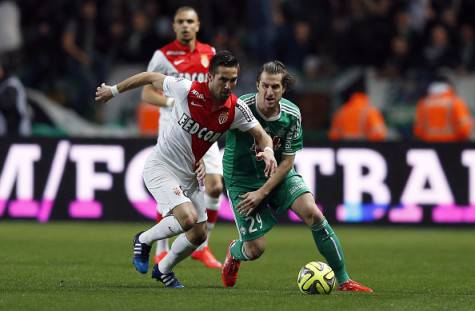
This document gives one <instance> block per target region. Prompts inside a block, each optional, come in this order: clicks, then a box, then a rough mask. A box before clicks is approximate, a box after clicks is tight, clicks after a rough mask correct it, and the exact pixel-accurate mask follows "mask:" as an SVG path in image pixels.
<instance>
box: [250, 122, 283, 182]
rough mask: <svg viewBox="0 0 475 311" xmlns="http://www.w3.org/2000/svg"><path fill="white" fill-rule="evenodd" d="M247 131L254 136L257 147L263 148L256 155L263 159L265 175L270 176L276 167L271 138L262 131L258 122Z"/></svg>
mask: <svg viewBox="0 0 475 311" xmlns="http://www.w3.org/2000/svg"><path fill="white" fill-rule="evenodd" d="M249 133H250V134H251V135H252V136H253V137H254V140H255V141H256V143H257V145H258V146H259V149H261V150H264V151H263V152H259V153H258V154H257V157H258V158H261V159H262V160H264V163H265V164H266V167H265V169H264V174H265V176H266V177H269V176H272V175H273V174H274V172H275V168H276V167H277V161H276V160H275V157H274V149H273V145H272V138H271V137H270V136H269V135H268V134H267V133H266V131H264V129H263V128H262V126H261V125H260V124H258V125H257V126H255V127H253V128H251V129H250V130H249Z"/></svg>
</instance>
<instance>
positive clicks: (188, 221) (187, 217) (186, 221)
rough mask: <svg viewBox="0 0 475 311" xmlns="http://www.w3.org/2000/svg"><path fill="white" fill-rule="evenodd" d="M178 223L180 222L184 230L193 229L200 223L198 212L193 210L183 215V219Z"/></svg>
mask: <svg viewBox="0 0 475 311" xmlns="http://www.w3.org/2000/svg"><path fill="white" fill-rule="evenodd" d="M178 221H179V222H180V225H181V227H182V228H183V230H185V231H188V230H190V229H191V228H193V226H194V225H195V224H196V222H197V221H198V215H197V213H196V211H194V210H191V211H188V212H187V213H184V214H183V215H181V219H179V220H178Z"/></svg>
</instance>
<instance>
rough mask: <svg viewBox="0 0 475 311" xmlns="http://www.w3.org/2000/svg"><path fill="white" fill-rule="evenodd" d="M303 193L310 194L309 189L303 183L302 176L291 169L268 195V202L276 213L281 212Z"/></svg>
mask: <svg viewBox="0 0 475 311" xmlns="http://www.w3.org/2000/svg"><path fill="white" fill-rule="evenodd" d="M305 193H309V194H310V189H309V188H308V187H307V185H306V184H305V181H304V180H303V178H302V176H300V175H298V174H297V173H296V172H295V171H293V170H292V171H291V172H289V174H287V176H286V177H285V179H284V180H283V181H282V182H281V183H280V184H279V186H277V187H276V188H275V189H274V190H273V191H272V192H271V194H270V195H269V197H270V204H271V205H272V207H273V208H274V209H275V210H276V213H277V214H283V213H286V212H287V211H288V210H289V208H291V206H292V205H293V203H294V202H295V201H296V200H297V199H298V198H299V197H300V196H302V195H303V194H305Z"/></svg>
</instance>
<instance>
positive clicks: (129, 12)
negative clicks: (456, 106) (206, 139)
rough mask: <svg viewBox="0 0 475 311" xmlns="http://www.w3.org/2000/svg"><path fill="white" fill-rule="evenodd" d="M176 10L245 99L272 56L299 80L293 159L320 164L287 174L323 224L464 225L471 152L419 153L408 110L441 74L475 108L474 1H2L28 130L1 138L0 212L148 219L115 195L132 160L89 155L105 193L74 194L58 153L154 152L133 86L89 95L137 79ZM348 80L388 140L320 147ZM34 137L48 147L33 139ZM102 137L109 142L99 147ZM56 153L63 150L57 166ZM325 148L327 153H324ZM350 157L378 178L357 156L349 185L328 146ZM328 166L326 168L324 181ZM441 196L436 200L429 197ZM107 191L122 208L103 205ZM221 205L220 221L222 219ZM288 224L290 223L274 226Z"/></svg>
mask: <svg viewBox="0 0 475 311" xmlns="http://www.w3.org/2000/svg"><path fill="white" fill-rule="evenodd" d="M181 5H192V6H194V7H195V8H197V10H198V11H199V14H200V17H201V30H200V32H199V39H200V40H201V41H204V42H209V43H211V44H212V45H214V46H215V47H216V48H217V49H218V50H220V49H230V50H232V51H233V52H234V53H235V54H236V55H238V57H239V59H240V61H241V64H242V65H241V68H242V70H241V74H240V79H239V83H238V87H237V89H236V93H237V94H243V93H247V92H251V91H254V89H255V86H254V85H255V84H254V83H255V72H256V70H257V68H258V66H259V65H260V64H261V63H262V62H264V61H266V60H270V59H280V60H282V61H284V62H285V63H286V64H287V65H288V66H289V68H290V70H291V71H292V72H293V73H294V74H295V75H296V76H297V78H298V83H297V85H296V87H295V88H294V89H293V90H292V91H291V92H290V93H289V94H287V97H288V98H290V99H292V100H294V101H295V102H296V103H297V104H298V105H299V108H300V109H301V112H302V116H303V118H302V124H303V128H304V135H305V136H304V144H305V147H306V148H308V150H310V148H312V147H316V148H317V149H315V150H317V152H316V153H315V154H312V155H307V156H299V157H307V158H305V160H301V163H310V162H312V161H313V160H312V159H314V158H315V157H316V158H317V159H321V158H322V157H323V158H325V157H330V160H328V161H330V162H328V163H323V162H322V161H320V162H319V161H313V162H312V163H313V166H306V167H305V169H300V170H299V168H300V167H302V165H299V163H297V169H298V170H299V171H300V172H301V173H302V174H303V175H304V177H305V179H306V181H307V183H308V184H309V185H310V186H311V188H312V189H313V190H314V192H315V193H316V195H317V202H318V203H319V204H320V206H321V208H323V209H324V210H325V213H326V214H327V216H328V217H329V218H330V219H332V220H333V221H335V222H342V223H347V222H349V223H354V222H356V223H358V222H364V223H378V224H379V223H391V222H393V223H407V224H421V223H437V224H465V225H466V224H470V223H475V220H474V219H475V214H474V208H473V207H472V206H473V205H472V204H475V194H472V193H475V183H474V182H472V178H473V177H472V175H473V174H472V170H471V166H470V163H471V160H470V154H471V153H470V150H471V149H472V147H473V146H472V144H471V143H470V142H468V143H464V144H463V145H461V144H458V145H457V146H453V145H452V144H442V145H424V144H420V143H417V142H415V141H414V139H413V138H412V130H411V129H412V121H413V117H414V111H415V104H416V101H417V100H418V99H419V98H420V97H421V96H423V95H424V94H425V90H426V88H427V85H428V84H429V83H430V82H431V79H433V78H434V77H435V76H437V75H441V74H443V75H445V76H447V77H449V78H450V79H451V81H452V82H453V83H454V85H455V87H456V89H457V92H458V94H459V95H460V96H461V97H462V98H464V99H465V101H466V102H467V104H468V105H469V107H470V108H471V110H472V111H473V109H475V107H474V105H475V88H474V87H473V84H474V83H475V74H474V70H475V48H474V46H475V45H474V43H475V35H474V21H473V19H472V18H471V14H472V13H473V12H475V11H474V9H475V5H474V3H473V1H466V0H465V1H464V0H461V1H423V0H421V1H402V0H401V1H388V0H365V1H343V0H341V1H336V0H335V1H304V0H301V1H271V0H262V1H224V0H222V1H125V0H123V1H121V0H109V1H98V2H96V1H76V2H72V1H45V2H42V3H37V2H36V1H18V2H13V1H2V6H0V8H1V10H2V12H3V16H8V18H4V19H2V22H1V23H2V25H3V27H2V28H3V29H4V30H8V31H3V32H0V34H1V35H2V36H3V38H4V40H2V39H1V38H0V42H3V43H0V51H1V55H2V58H1V60H2V64H3V65H2V66H3V67H4V68H6V69H7V71H8V72H9V73H11V74H16V75H17V76H18V77H19V78H20V79H21V81H22V82H23V83H24V85H25V86H26V87H27V96H28V103H29V117H30V118H31V122H32V131H31V138H29V139H28V140H27V141H23V140H22V139H20V138H18V139H16V138H14V135H12V134H10V135H9V138H8V139H6V138H2V139H1V144H2V148H1V152H0V159H1V163H3V165H2V171H1V175H0V177H1V182H0V202H1V204H0V217H2V218H27V219H29V218H33V219H38V220H39V219H40V218H41V217H39V215H40V214H41V211H42V210H43V211H46V210H47V209H46V210H45V209H44V208H43V209H42V208H41V206H42V205H41V204H42V203H41V202H45V200H46V201H48V202H50V203H51V204H52V206H51V207H49V209H51V211H54V212H52V214H51V215H53V216H54V215H56V216H54V217H53V218H52V219H55V218H58V219H68V218H79V219H81V218H84V219H91V218H92V219H102V220H140V219H146V218H148V217H150V215H151V213H144V212H139V213H135V214H134V211H137V208H135V209H134V206H136V205H135V204H134V203H133V202H134V199H131V198H130V196H128V194H127V191H128V190H127V189H126V188H127V187H126V186H125V185H126V182H125V181H126V178H124V176H125V175H126V171H125V169H126V168H127V167H129V164H130V162H129V161H131V160H133V155H130V154H127V155H126V156H125V157H123V159H122V161H123V163H122V168H123V169H124V170H122V168H121V169H120V170H119V171H120V172H119V171H117V170H116V171H113V169H114V168H113V166H111V164H110V162H107V161H108V160H107V159H104V158H101V157H100V156H99V157H98V158H96V159H92V160H91V161H92V162H91V163H92V164H91V165H93V168H94V171H95V172H96V173H97V174H98V175H101V174H102V175H104V174H106V175H107V176H108V178H110V181H109V184H108V185H107V186H106V185H99V186H97V187H95V188H94V187H90V189H81V187H85V186H84V185H87V183H82V182H81V181H80V179H81V177H80V175H81V174H80V172H78V170H77V169H76V167H79V166H75V165H79V164H78V163H79V162H77V161H76V160H75V158H74V156H73V154H72V153H71V152H73V149H75V148H76V147H80V146H81V145H84V144H85V145H87V146H92V148H94V147H93V146H98V148H101V146H102V145H103V144H104V139H105V140H106V141H107V144H115V146H116V147H117V148H121V149H123V150H125V151H130V150H137V152H138V151H139V149H133V148H138V147H137V146H140V148H141V149H145V148H147V147H148V146H149V145H153V140H154V138H153V137H154V136H155V133H154V132H152V133H148V134H149V135H148V136H144V133H143V131H142V132H141V131H140V128H139V126H138V123H139V122H140V121H139V120H140V119H139V117H138V111H137V107H138V106H139V105H138V104H139V102H140V90H137V91H135V92H130V93H128V94H124V95H123V96H121V97H118V98H116V99H114V101H115V102H114V104H113V105H96V104H94V103H93V94H94V88H95V87H96V86H97V85H98V84H99V83H100V82H101V81H107V82H109V83H114V82H117V81H119V80H121V79H123V78H125V77H126V76H128V75H130V74H132V73H135V72H139V71H143V70H144V69H145V68H146V65H147V62H148V60H149V59H150V57H151V55H152V54H153V52H154V51H155V49H157V48H158V47H160V46H162V45H163V44H165V43H167V42H169V41H171V40H173V38H174V33H173V31H172V29H171V22H172V17H173V12H174V11H175V10H176V8H178V7H179V6H181ZM15 12H16V15H15V14H13V15H12V13H15ZM7 13H9V14H8V15H7ZM15 16H16V17H15ZM440 29H442V30H440ZM437 31H439V32H437ZM440 31H442V34H440ZM436 33H438V35H437V34H436ZM66 35H72V36H73V37H74V38H75V41H76V44H77V45H78V47H79V48H82V49H83V50H84V51H85V53H86V55H87V57H88V62H85V63H84V64H80V63H79V62H77V61H74V60H73V59H72V57H71V55H70V53H68V52H67V49H65V47H64V46H65V45H64V40H65V37H66ZM9 42H10V45H9ZM2 44H3V46H2ZM361 81H364V82H365V84H366V85H367V93H368V94H369V96H370V98H371V100H372V102H373V104H374V105H375V106H376V107H378V108H380V110H381V111H382V112H383V115H384V117H385V120H386V123H387V125H388V128H389V137H388V142H386V143H383V144H371V143H360V144H356V145H354V144H353V145H352V144H349V145H348V144H340V145H338V144H330V143H329V142H328V141H327V138H326V136H327V131H328V127H329V124H330V120H331V116H332V113H333V112H334V111H335V110H336V108H338V107H339V106H340V105H341V104H342V102H343V100H344V99H345V98H346V97H347V96H348V94H349V91H350V90H351V89H352V87H353V86H354V85H355V84H358V83H361ZM44 136H46V137H56V138H50V139H49V140H48V139H46V140H45V139H39V137H44ZM75 137H76V138H75ZM77 137H82V138H87V140H86V142H83V141H82V140H77ZM147 137H150V138H147ZM110 138H114V139H117V140H114V141H113V143H112V142H110V141H109V140H108V139H110ZM25 144H33V145H35V146H37V147H36V148H38V149H39V151H37V152H39V153H38V155H37V157H36V158H32V157H30V158H25V159H23V160H24V162H23V163H30V168H29V170H30V171H31V172H30V174H29V175H28V174H27V173H25V172H26V170H27V169H25V168H23V169H17V167H16V166H15V164H12V165H13V166H12V167H9V163H10V162H8V161H7V160H8V159H9V157H10V158H12V157H13V158H15V159H17V160H19V159H22V158H21V157H22V155H23V154H22V153H21V152H20V153H15V148H16V147H20V148H21V146H25ZM65 144H66V145H67V146H68V147H64V146H65ZM73 146H74V147H73ZM27 147H28V146H27ZM63 147H64V148H66V149H64V150H66V151H64V152H65V154H62V158H58V157H60V154H61V152H62V150H63V149H61V148H63ZM32 148H33V147H32ZM325 148H329V150H331V151H332V153H331V154H330V155H328V152H327V151H328V150H326V149H325ZM348 148H349V149H348ZM362 148H363V149H364V150H367V151H368V152H374V153H376V154H377V156H378V157H379V158H380V160H382V161H383V162H384V163H385V164H384V165H385V166H384V167H380V168H374V170H373V171H378V170H382V171H380V172H377V173H376V175H377V174H382V175H381V176H380V177H378V178H381V180H380V181H381V182H380V184H379V186H378V185H377V184H375V185H374V186H375V187H376V188H371V187H372V186H373V185H371V178H372V177H371V176H372V175H371V174H372V173H371V172H370V171H371V169H370V168H369V167H368V165H369V164H368V163H365V161H364V160H363V158H361V157H364V156H361V155H360V156H358V155H356V157H360V158H361V161H360V163H357V164H355V165H356V166H354V170H357V171H359V172H360V173H358V174H357V176H353V177H352V178H353V180H352V181H348V180H347V179H348V178H350V175H351V172H352V169H351V167H350V166H348V165H345V163H344V162H342V160H341V159H339V156H338V154H339V153H341V151H343V153H344V152H345V150H354V151H358V150H361V149H362ZM141 149H140V150H141ZM421 149H423V150H426V151H428V152H432V153H434V154H435V156H434V163H433V165H436V166H438V167H439V168H440V170H439V171H438V172H436V173H434V172H432V173H431V171H430V170H427V168H426V169H424V168H420V167H418V166H417V165H416V164H415V163H413V162H411V159H410V157H411V156H410V154H411V153H413V152H414V151H417V150H421ZM98 150H99V149H98ZM312 150H313V149H312ZM411 150H412V151H411ZM397 151H400V152H397ZM25 154H28V152H26V153H25ZM305 154H310V153H309V152H305ZM463 154H465V155H463ZM396 155H397V156H396ZM463 157H465V158H463ZM23 160H20V162H18V163H21V161H23ZM55 161H59V162H58V163H59V164H54V163H56V162H55ZM61 161H63V162H61ZM75 161H76V162H75ZM60 162H61V163H60ZM347 164H348V163H347ZM54 165H59V167H63V168H65V169H64V172H63V171H61V172H56V174H59V175H58V176H60V179H59V182H58V187H56V189H55V194H54V197H51V196H52V195H49V196H50V197H48V195H47V194H46V192H47V187H46V185H48V180H49V178H50V176H53V175H54V174H53V172H54V171H53V170H54V167H55V166H54ZM81 167H82V166H81ZM139 167H140V166H139ZM328 167H330V168H331V169H330V170H331V171H332V172H331V173H328V172H326V170H328ZM111 168H112V171H111ZM308 171H310V172H312V173H311V174H307V172H308ZM368 172H370V173H371V174H368ZM93 173H94V172H91V174H93ZM418 174H419V175H420V174H422V175H423V176H422V177H421V178H422V179H424V180H422V181H420V182H419V183H418V184H417V185H414V184H411V185H410V187H417V189H418V190H420V191H419V194H420V195H418V196H416V195H413V196H412V197H411V196H410V195H409V197H408V196H406V195H405V193H406V192H407V191H406V189H405V187H406V186H407V185H408V184H407V183H408V181H409V180H410V179H411V178H412V177H414V178H416V175H417V176H419V175H418ZM353 175H354V174H353ZM365 175H368V176H365ZM376 175H374V176H376ZM413 175H414V176H413ZM91 176H92V175H91ZM411 176H412V177H411ZM53 177H54V176H53ZM91 178H92V177H91ZM375 178H376V177H375ZM28 179H31V180H28ZM317 180H318V181H319V183H317ZM364 180H366V181H367V182H368V186H366V188H365V186H363V187H360V188H358V189H357V190H354V189H353V191H352V190H351V189H352V187H351V186H350V187H348V186H345V185H347V184H349V183H353V184H355V185H356V184H361V183H362V182H363V183H364ZM65 181H66V182H65ZM137 181H138V183H141V181H140V180H137ZM83 184H84V185H83ZM51 187H52V186H50V188H51ZM378 187H379V188H378ZM53 188H54V187H53ZM353 188H355V187H354V186H353ZM441 189H442V193H445V195H440V193H441ZM111 190H113V191H111ZM136 191H138V192H139V193H140V194H139V195H136V197H137V198H136V199H135V201H137V200H138V201H141V202H148V203H147V204H149V205H150V206H152V205H153V202H152V201H151V199H150V196H148V195H147V194H146V192H144V191H143V189H140V191H139V190H136ZM132 192H133V191H132ZM413 192H417V191H414V190H413ZM108 193H109V194H110V193H114V195H108ZM117 193H119V194H120V195H121V196H123V197H124V198H125V197H128V200H119V202H120V204H116V201H115V200H114V197H115V196H116V195H117ZM388 193H389V194H388ZM45 195H46V197H45ZM132 196H133V195H132ZM472 197H473V198H472ZM57 198H59V200H58V199H57ZM61 198H64V199H62V200H61ZM101 200H105V201H103V202H101ZM71 202H72V203H71ZM74 202H79V203H78V204H79V205H74ZM81 202H85V203H84V204H85V205H81V204H82V203H81ZM88 202H90V203H91V204H92V205H88ZM96 203H97V204H99V205H100V206H104V208H105V209H104V213H102V212H100V213H99V211H98V210H96V212H91V213H90V214H88V212H83V213H81V212H79V213H74V212H71V210H79V211H80V210H81V208H84V209H86V211H87V210H88V208H91V210H94V209H95V207H94V206H95V205H94V204H96ZM71 204H72V205H71ZM144 204H145V203H144ZM71 206H76V209H75V208H74V207H73V208H72V207H71ZM150 206H149V208H150V209H152V207H150ZM96 207H97V206H96ZM405 207H410V208H409V209H407V208H405ZM122 209H124V210H122ZM440 209H442V211H441V210H440ZM101 210H102V208H101ZM224 210H225V209H222V212H221V214H220V216H221V219H222V220H229V217H228V216H227V214H226V213H225V212H224ZM106 211H108V212H106ZM113 211H116V212H115V213H114V212H113ZM404 211H406V212H407V213H408V214H407V215H406V216H403V217H402V218H401V217H398V216H394V217H391V214H392V213H393V214H394V213H395V214H401V213H403V212H404ZM438 211H439V212H440V213H442V215H444V216H442V217H439V216H436V214H437V215H440V213H439V212H438ZM68 215H69V216H68ZM72 215H76V216H77V217H73V216H72ZM78 215H83V217H81V216H78ZM88 215H89V216H88ZM93 215H96V216H93ZM48 219H49V217H48ZM292 219H293V217H292V215H289V216H288V217H285V219H284V220H292ZM43 221H45V220H44V219H43Z"/></svg>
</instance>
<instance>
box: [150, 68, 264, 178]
mask: <svg viewBox="0 0 475 311" xmlns="http://www.w3.org/2000/svg"><path fill="white" fill-rule="evenodd" d="M163 93H164V95H165V96H167V97H173V98H175V105H174V106H173V108H172V111H171V114H170V123H169V124H168V126H167V127H165V128H162V130H160V135H159V137H158V141H157V145H156V147H155V154H156V156H157V157H158V158H159V159H160V160H161V161H163V162H165V163H166V164H167V165H169V166H170V168H171V169H172V170H173V172H175V173H176V174H177V176H179V177H180V178H181V179H182V181H183V182H184V185H187V184H188V185H190V184H192V183H194V182H196V177H195V175H194V169H195V163H196V162H197V161H198V160H199V159H201V158H202V157H203V155H204V154H205V153H206V151H208V149H209V148H210V147H211V145H212V144H213V143H215V142H216V141H217V140H218V139H219V137H221V135H223V134H224V132H226V131H227V130H228V129H239V130H240V131H243V132H245V131H248V130H250V129H251V128H253V127H255V126H257V125H258V121H257V120H256V119H255V118H254V116H253V114H252V112H251V111H250V110H249V108H248V107H247V105H246V104H244V103H243V102H242V101H241V100H239V99H238V98H237V97H236V95H234V94H231V95H230V96H229V98H228V99H227V100H226V102H225V103H224V104H223V105H217V104H216V103H214V102H213V100H212V98H211V94H210V91H209V88H208V83H207V82H197V81H194V82H191V81H189V80H187V79H183V78H174V77H167V78H166V79H165V81H164V83H163Z"/></svg>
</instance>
